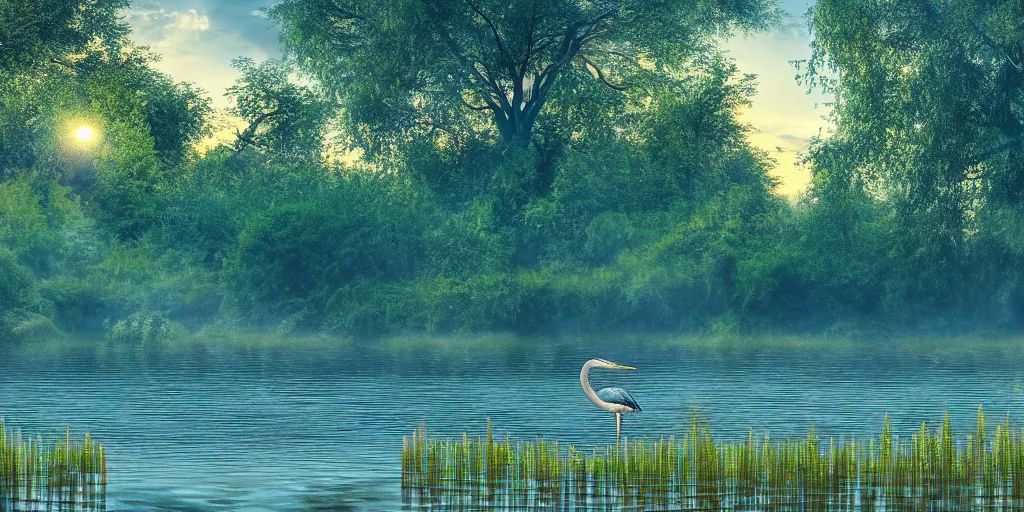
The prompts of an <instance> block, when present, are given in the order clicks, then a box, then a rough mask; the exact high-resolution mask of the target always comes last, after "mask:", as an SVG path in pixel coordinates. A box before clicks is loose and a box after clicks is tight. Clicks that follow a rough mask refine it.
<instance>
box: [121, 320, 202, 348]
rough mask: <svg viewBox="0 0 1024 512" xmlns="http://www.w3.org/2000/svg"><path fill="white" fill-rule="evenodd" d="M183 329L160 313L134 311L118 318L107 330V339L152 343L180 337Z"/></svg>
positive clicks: (183, 331)
mask: <svg viewBox="0 0 1024 512" xmlns="http://www.w3.org/2000/svg"><path fill="white" fill-rule="evenodd" d="M184 333H185V329H184V328H183V327H181V326H180V325H177V324H175V323H173V322H171V321H170V320H168V319H167V316H166V315H164V314H160V313H134V314H132V315H130V316H128V317H127V318H123V319H121V320H118V321H117V323H115V324H114V325H112V326H111V327H110V330H109V331H107V339H108V340H110V341H113V342H117V343H131V344H141V345H152V344H157V343H163V342H167V341H171V340H174V339H176V338H180V337H181V336H183V335H184Z"/></svg>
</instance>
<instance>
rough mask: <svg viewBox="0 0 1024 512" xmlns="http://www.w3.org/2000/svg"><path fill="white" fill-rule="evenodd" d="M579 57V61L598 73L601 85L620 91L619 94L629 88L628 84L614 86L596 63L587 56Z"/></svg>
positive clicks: (581, 55)
mask: <svg viewBox="0 0 1024 512" xmlns="http://www.w3.org/2000/svg"><path fill="white" fill-rule="evenodd" d="M577 57H579V59H580V60H582V61H583V63H584V64H585V65H586V66H589V67H590V68H593V69H594V71H596V72H597V79H598V80H600V81H601V83H603V84H604V85H605V86H607V87H609V88H611V89H615V90H616V91H619V92H622V91H625V90H626V89H627V88H628V87H629V85H628V84H622V85H616V84H613V83H611V82H609V81H608V79H607V78H605V76H604V72H603V71H601V68H600V67H598V65H597V64H594V61H592V60H590V59H588V58H587V57H586V55H583V54H580V55H577Z"/></svg>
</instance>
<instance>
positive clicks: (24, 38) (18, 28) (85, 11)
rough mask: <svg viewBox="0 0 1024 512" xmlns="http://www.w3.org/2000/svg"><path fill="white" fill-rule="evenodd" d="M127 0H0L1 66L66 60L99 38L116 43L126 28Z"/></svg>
mask: <svg viewBox="0 0 1024 512" xmlns="http://www.w3.org/2000/svg"><path fill="white" fill-rule="evenodd" d="M126 7H128V1H127V0H90V1H84V0H80V1H68V0H3V1H0V71H5V72H11V71H20V70H23V69H25V68H30V67H36V66H46V65H50V66H52V65H54V64H57V65H66V64H67V63H68V62H67V59H69V58H78V56H80V55H81V54H84V53H86V52H87V51H88V50H89V48H90V45H91V44H93V43H95V42H96V41H97V40H99V41H103V42H104V43H105V44H108V45H110V44H116V43H118V42H119V41H120V40H121V39H122V38H123V37H125V36H126V35H127V34H128V26H127V24H126V23H124V21H123V20H122V19H121V17H120V16H119V13H120V11H121V10H122V9H124V8H126Z"/></svg>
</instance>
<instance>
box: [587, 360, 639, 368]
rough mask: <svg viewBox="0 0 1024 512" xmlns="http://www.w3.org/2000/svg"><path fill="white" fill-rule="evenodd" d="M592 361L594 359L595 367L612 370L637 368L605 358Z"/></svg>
mask: <svg viewBox="0 0 1024 512" xmlns="http://www.w3.org/2000/svg"><path fill="white" fill-rule="evenodd" d="M592 361H594V367H596V368H609V369H612V370H636V368H633V367H632V366H625V365H621V364H618V363H613V362H611V361H606V360H604V359H592Z"/></svg>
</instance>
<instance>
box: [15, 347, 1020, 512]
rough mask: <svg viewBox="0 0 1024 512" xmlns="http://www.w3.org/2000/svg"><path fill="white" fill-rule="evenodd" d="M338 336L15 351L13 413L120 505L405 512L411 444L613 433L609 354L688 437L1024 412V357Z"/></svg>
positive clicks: (857, 429) (963, 427) (646, 427)
mask: <svg viewBox="0 0 1024 512" xmlns="http://www.w3.org/2000/svg"><path fill="white" fill-rule="evenodd" d="M435 341H436V342H435V343H416V342H410V343H408V344H403V343H401V342H399V343H391V344H382V345H379V346H359V347H353V346H344V347H339V348H327V349H325V348H322V347H318V348H281V349H259V350H249V349H243V348H210V347H193V348H180V347H177V348H166V349H159V348H137V347H118V346H109V345H106V344H100V345H96V346H93V347H91V348H82V349H77V350H66V351H55V352H49V353H39V352H33V351H31V350H29V351H25V350H9V351H5V352H3V354H2V359H3V361H4V365H3V367H4V371H2V372H0V416H4V417H5V418H7V421H8V422H9V424H10V425H11V426H18V427H21V428H22V429H23V430H24V431H25V432H26V433H31V434H33V435H34V434H41V435H43V436H44V437H49V436H51V435H57V434H60V433H62V432H63V430H64V428H65V427H66V426H71V428H72V432H77V433H81V432H83V431H89V432H90V433H91V434H92V435H93V436H94V437H95V438H97V439H98V440H100V441H101V442H102V443H103V444H104V446H105V448H106V450H107V456H108V470H109V486H108V494H107V496H108V501H107V503H108V506H109V509H110V510H238V509H245V510H394V509H397V508H399V507H400V505H401V494H400V454H401V448H402V437H403V436H405V435H408V434H410V433H411V432H412V430H413V429H414V428H416V427H417V426H419V425H421V424H426V425H427V426H428V428H429V430H430V431H431V433H432V435H433V436H435V437H445V436H452V437H455V436H459V437H461V434H462V433H463V432H469V433H470V434H471V435H473V434H477V433H479V434H481V435H482V434H483V432H484V430H485V428H486V423H487V419H488V418H490V419H491V420H492V422H493V424H494V428H495V433H496V435H498V436H502V437H503V436H504V434H505V432H506V431H507V432H508V434H509V436H510V437H511V439H512V440H536V439H540V438H544V439H549V440H557V441H559V442H560V443H562V444H570V443H571V444H575V445H577V446H595V445H605V444H609V443H613V442H614V436H615V419H614V416H613V415H611V414H609V413H607V412H605V411H601V410H599V409H597V408H596V407H594V406H593V404H591V403H590V402H589V401H588V400H587V399H586V397H585V396H584V395H583V392H582V391H581V390H580V386H579V368H580V366H581V365H582V363H583V362H584V361H586V360H587V359H589V358H592V357H602V358H605V359H609V360H611V361H615V362H618V363H622V364H630V365H633V366H636V367H637V368H638V370H637V371H635V372H624V371H619V372H616V371H600V370H595V371H594V372H592V373H591V381H592V384H593V386H594V387H595V388H600V387H605V386H621V387H624V388H626V389H627V390H629V391H630V392H631V393H632V394H633V396H635V397H636V399H637V401H638V402H639V403H640V404H641V405H642V406H643V408H644V412H643V413H642V414H638V415H627V416H626V417H625V418H624V426H623V428H624V435H625V436H626V437H628V438H654V439H657V438H660V437H668V436H671V435H678V434H681V433H683V432H684V431H685V430H686V429H687V427H688V423H689V421H690V418H691V415H692V414H693V413H694V411H696V413H697V414H699V415H701V416H702V417H703V418H705V419H707V420H709V421H710V423H711V427H712V429H713V431H714V433H715V436H716V438H717V439H722V440H736V439H740V438H744V437H746V435H747V433H748V432H749V430H750V429H753V430H754V432H755V433H764V432H765V431H769V432H770V435H771V438H772V439H784V438H786V437H792V438H803V437H806V435H807V431H808V428H809V427H810V425H812V424H813V425H814V426H815V429H816V432H817V433H818V435H819V436H820V437H822V438H825V439H827V438H828V437H829V436H836V437H845V438H850V437H857V438H858V439H864V438H868V437H873V436H877V434H878V433H879V432H880V431H881V426H882V422H883V417H884V415H885V414H886V412H888V414H889V416H890V419H891V421H892V427H893V432H894V433H895V434H897V435H900V436H909V435H910V434H911V433H913V432H915V431H917V429H918V428H919V427H920V423H921V421H928V422H929V424H930V425H932V426H937V424H938V422H940V421H941V420H942V417H943V414H944V412H945V411H949V413H950V418H951V423H952V426H953V428H954V430H955V431H956V432H960V433H963V432H969V431H971V430H972V429H973V426H974V421H975V418H976V413H977V407H978V405H979V404H981V405H983V406H984V408H985V411H986V413H987V414H988V415H990V417H991V418H993V424H994V423H995V422H997V421H998V420H1002V419H1003V418H1004V416H1005V415H1006V414H1007V413H1009V414H1010V421H1011V424H1012V425H1014V426H1016V425H1019V424H1020V422H1021V420H1022V416H1021V414H1020V410H1021V400H1022V398H1024V396H1022V394H1021V393H1019V392H1015V391H1014V389H1015V387H1018V386H1020V385H1021V383H1022V382H1024V375H1022V373H1021V372H1020V370H1019V368H1020V366H1021V365H1020V363H1021V360H1020V359H1021V358H1020V357H1017V356H1013V355H1012V354H1011V355H1006V354H1002V355H1000V356H999V357H993V356H991V355H982V354H980V353H979V352H971V353H968V354H964V353H962V352H947V353H940V352H930V351H927V350H925V351H921V350H907V349H904V348H900V345H898V344H897V345H893V346H890V347H888V348H885V347H880V346H871V347H866V348H865V347H857V346H853V345H851V346H844V347H841V348H831V349H830V348H814V349H807V348H804V349H800V350H793V349H787V348H777V347H776V348H765V347H761V348H743V349H727V350H717V349H707V348H695V347H687V346H673V345H668V346H665V345H664V344H661V343H657V342H655V340H644V339H637V340H633V342H631V343H623V342H619V341H615V340H598V339H583V338H580V339H574V340H553V339H515V340H513V339H509V340H504V341H497V342H496V341H493V340H491V341H489V342H487V343H479V342H478V343H473V342H472V341H467V340H464V339H463V340H459V339H452V340H435Z"/></svg>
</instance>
